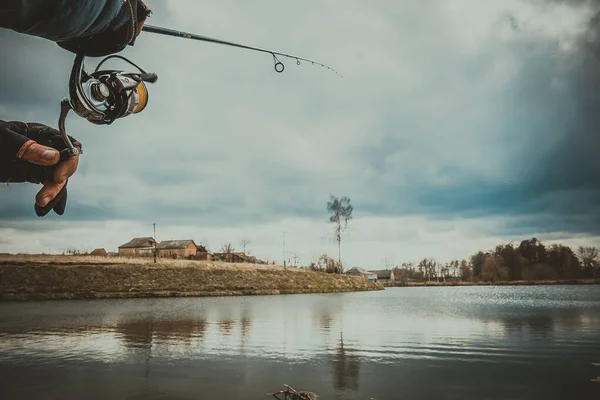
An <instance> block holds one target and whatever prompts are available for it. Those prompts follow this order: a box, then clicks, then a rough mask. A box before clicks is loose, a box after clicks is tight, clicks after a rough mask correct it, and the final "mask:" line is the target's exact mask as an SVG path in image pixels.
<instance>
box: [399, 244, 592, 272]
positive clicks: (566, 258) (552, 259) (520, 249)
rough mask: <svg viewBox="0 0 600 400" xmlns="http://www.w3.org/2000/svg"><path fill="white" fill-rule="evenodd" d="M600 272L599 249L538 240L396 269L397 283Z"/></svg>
mask: <svg viewBox="0 0 600 400" xmlns="http://www.w3.org/2000/svg"><path fill="white" fill-rule="evenodd" d="M598 269H600V254H599V251H598V248H596V247H589V246H579V247H577V248H576V250H575V251H573V250H572V249H571V248H570V247H569V246H564V245H562V244H553V245H550V246H545V245H544V244H543V243H542V242H540V241H539V240H538V239H536V238H532V239H528V240H523V241H522V242H521V243H519V245H515V244H512V243H510V244H500V245H498V246H496V248H494V249H492V250H488V251H485V252H484V251H478V252H477V253H475V254H473V255H472V256H470V257H469V258H468V259H464V260H460V261H459V260H453V261H450V262H447V263H439V262H437V261H436V260H434V259H432V258H424V259H422V260H421V261H419V262H418V263H416V264H415V263H411V262H409V263H403V264H402V265H401V266H399V267H396V268H394V275H395V278H396V280H397V281H408V280H413V281H433V280H435V281H463V282H478V281H483V282H502V281H520V280H528V281H531V280H558V279H585V278H594V279H595V278H596V273H597V271H598Z"/></svg>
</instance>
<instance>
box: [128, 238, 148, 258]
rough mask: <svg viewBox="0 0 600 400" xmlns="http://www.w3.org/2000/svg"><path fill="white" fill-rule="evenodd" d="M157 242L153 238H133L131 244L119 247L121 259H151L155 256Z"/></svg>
mask: <svg viewBox="0 0 600 400" xmlns="http://www.w3.org/2000/svg"><path fill="white" fill-rule="evenodd" d="M155 246H156V240H154V238H151V237H140V238H133V239H132V240H130V241H129V242H127V243H125V244H122V245H121V246H119V256H121V257H150V256H152V255H153V254H154V247H155Z"/></svg>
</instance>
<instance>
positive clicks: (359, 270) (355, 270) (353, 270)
mask: <svg viewBox="0 0 600 400" xmlns="http://www.w3.org/2000/svg"><path fill="white" fill-rule="evenodd" d="M346 273H347V274H361V275H362V274H364V275H372V274H373V273H372V272H368V271H365V269H364V268H361V267H353V268H350V269H349V270H348V271H346Z"/></svg>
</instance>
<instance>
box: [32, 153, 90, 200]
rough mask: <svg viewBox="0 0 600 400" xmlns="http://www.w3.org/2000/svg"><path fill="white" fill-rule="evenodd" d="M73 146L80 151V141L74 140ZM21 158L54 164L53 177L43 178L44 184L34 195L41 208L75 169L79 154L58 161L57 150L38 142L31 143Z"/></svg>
mask: <svg viewBox="0 0 600 400" xmlns="http://www.w3.org/2000/svg"><path fill="white" fill-rule="evenodd" d="M73 146H75V147H77V148H78V149H79V151H80V152H81V143H79V142H77V141H75V142H73ZM22 158H23V160H25V161H27V162H30V163H32V164H36V165H41V166H52V165H55V164H56V167H55V169H54V173H53V174H52V177H53V178H54V179H53V180H49V179H47V180H45V181H44V182H43V184H44V186H43V187H42V189H41V190H40V191H39V192H38V193H37V195H36V196H35V203H36V204H37V205H38V206H40V207H42V208H43V207H46V205H47V204H48V203H50V202H51V201H52V200H54V198H55V197H56V196H57V195H58V194H59V193H60V191H61V190H62V188H63V187H64V186H65V185H66V183H67V180H68V179H69V178H70V177H71V176H73V174H74V173H75V171H77V167H78V165H79V155H76V156H74V157H71V158H69V159H67V160H65V161H61V162H58V161H59V158H60V154H59V153H58V150H56V149H53V148H51V147H47V146H43V145H41V144H39V143H32V144H31V145H30V146H29V148H28V149H27V150H26V151H25V153H23V156H22Z"/></svg>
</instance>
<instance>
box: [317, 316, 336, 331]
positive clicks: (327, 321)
mask: <svg viewBox="0 0 600 400" xmlns="http://www.w3.org/2000/svg"><path fill="white" fill-rule="evenodd" d="M332 321H333V318H332V317H331V314H329V313H328V312H324V313H323V314H322V315H321V318H320V319H319V322H320V325H321V329H322V330H325V331H330V330H331V322H332Z"/></svg>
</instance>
